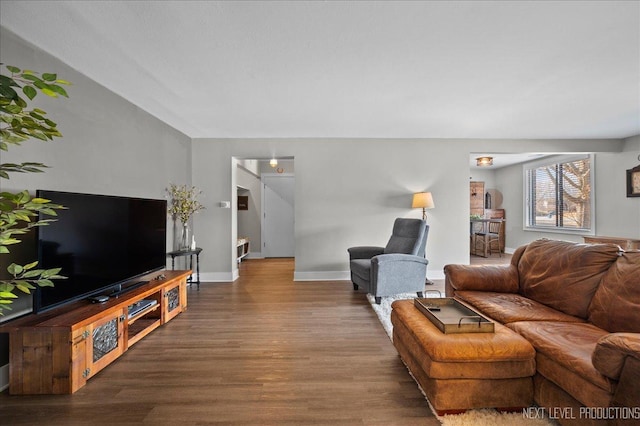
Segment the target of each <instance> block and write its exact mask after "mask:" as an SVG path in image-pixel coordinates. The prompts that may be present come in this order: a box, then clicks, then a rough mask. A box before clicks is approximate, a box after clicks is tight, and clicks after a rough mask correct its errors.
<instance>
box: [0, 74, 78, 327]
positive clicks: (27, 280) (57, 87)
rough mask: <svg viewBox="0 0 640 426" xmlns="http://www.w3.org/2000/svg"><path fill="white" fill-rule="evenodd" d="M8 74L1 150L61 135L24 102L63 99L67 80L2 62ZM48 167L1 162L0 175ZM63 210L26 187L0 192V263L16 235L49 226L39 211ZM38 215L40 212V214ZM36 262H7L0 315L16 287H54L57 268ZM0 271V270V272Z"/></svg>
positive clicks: (1, 87) (0, 115)
mask: <svg viewBox="0 0 640 426" xmlns="http://www.w3.org/2000/svg"><path fill="white" fill-rule="evenodd" d="M6 69H7V70H8V71H9V75H5V74H0V150H2V151H8V150H9V146H10V145H11V146H19V145H20V144H22V143H23V142H24V141H27V140H29V139H32V138H35V139H40V140H42V141H49V140H53V139H54V138H58V137H61V136H62V134H61V133H60V131H59V130H58V128H57V124H56V123H55V122H54V121H52V120H51V119H49V118H47V117H46V115H47V113H46V112H45V111H43V110H41V109H39V108H32V109H27V107H28V103H27V100H26V99H28V100H29V101H32V100H33V99H34V98H35V97H36V96H37V95H38V93H42V94H45V95H47V96H50V97H53V98H57V97H59V96H64V97H68V95H67V92H66V90H65V89H64V87H63V86H64V85H68V84H70V83H69V82H67V81H65V80H61V79H58V77H57V75H56V74H52V73H43V74H39V73H36V72H34V71H31V70H21V69H19V68H17V67H14V66H9V65H8V66H6ZM46 167H47V166H46V165H44V164H42V163H35V162H25V163H20V164H14V163H2V164H0V179H9V173H41V172H43V169H45V168H46ZM62 208H64V207H63V206H60V205H58V204H55V203H53V202H51V201H50V200H46V199H43V198H37V197H32V196H31V194H30V193H29V191H27V190H24V191H19V192H7V191H2V192H0V261H2V262H0V264H2V265H3V269H4V265H5V261H4V259H6V258H7V255H8V254H9V253H10V247H11V246H12V245H15V244H19V243H20V242H22V240H21V239H20V238H21V236H23V235H25V234H27V233H28V232H29V231H30V230H31V229H32V228H34V227H36V226H44V225H48V224H49V223H51V222H52V221H54V220H55V219H42V218H40V219H39V214H42V215H46V216H51V217H54V216H56V210H58V209H62ZM40 217H42V216H40ZM37 266H38V262H37V261H35V262H30V263H28V264H26V265H18V264H16V263H11V264H10V265H9V266H8V267H7V268H6V271H7V273H8V274H9V275H8V278H0V315H3V310H10V309H11V308H10V307H9V306H8V305H10V304H11V303H12V300H13V299H16V298H17V297H18V296H17V295H16V291H21V292H23V293H26V294H29V293H30V292H31V291H32V290H34V289H35V288H36V287H35V286H41V287H44V286H53V281H52V280H55V279H61V278H64V277H62V276H60V275H59V272H60V268H54V269H38V268H37ZM0 272H1V271H0Z"/></svg>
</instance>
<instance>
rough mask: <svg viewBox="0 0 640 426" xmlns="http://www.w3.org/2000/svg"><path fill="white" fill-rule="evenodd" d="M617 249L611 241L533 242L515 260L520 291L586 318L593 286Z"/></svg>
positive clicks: (609, 264)
mask: <svg viewBox="0 0 640 426" xmlns="http://www.w3.org/2000/svg"><path fill="white" fill-rule="evenodd" d="M619 252H620V249H619V248H618V246H616V245H613V244H576V243H572V242H566V241H553V240H546V239H541V240H536V241H533V242H531V243H529V245H528V246H527V248H526V250H525V251H524V253H523V254H522V257H521V258H520V262H519V263H518V273H519V276H520V293H522V294H523V295H525V296H526V297H528V298H530V299H533V300H535V301H538V302H540V303H542V304H544V305H547V306H551V307H552V308H555V309H558V310H559V311H562V312H564V313H566V314H569V315H573V316H577V317H580V318H584V319H586V318H587V315H588V308H589V303H590V302H591V299H592V298H593V295H594V293H595V291H596V288H597V287H598V284H599V283H600V280H601V279H602V276H603V275H604V274H605V272H606V271H607V270H608V269H609V267H610V266H611V265H612V264H613V262H615V261H616V259H617V258H618V255H619Z"/></svg>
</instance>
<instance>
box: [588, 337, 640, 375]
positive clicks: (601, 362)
mask: <svg viewBox="0 0 640 426" xmlns="http://www.w3.org/2000/svg"><path fill="white" fill-rule="evenodd" d="M628 356H631V357H634V358H637V359H638V360H639V361H640V333H611V334H607V335H606V336H603V337H601V338H600V340H598V343H597V345H596V348H595V349H594V351H593V354H592V355H591V362H592V363H593V366H594V367H595V368H596V370H598V371H599V372H600V373H601V374H603V375H604V376H607V377H609V378H611V379H613V380H619V379H620V375H621V373H622V371H623V368H624V365H625V362H626V358H627V357H628Z"/></svg>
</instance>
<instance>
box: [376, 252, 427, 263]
mask: <svg viewBox="0 0 640 426" xmlns="http://www.w3.org/2000/svg"><path fill="white" fill-rule="evenodd" d="M371 261H372V262H376V263H378V265H379V264H381V263H385V262H417V263H420V264H423V265H427V264H428V263H429V261H428V260H427V259H425V258H424V257H422V256H415V255H413V254H401V253H388V254H379V255H377V256H374V257H372V258H371Z"/></svg>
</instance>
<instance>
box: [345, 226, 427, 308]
mask: <svg viewBox="0 0 640 426" xmlns="http://www.w3.org/2000/svg"><path fill="white" fill-rule="evenodd" d="M428 234H429V226H428V225H427V223H426V222H425V221H424V220H421V219H403V218H398V219H396V220H395V222H394V224H393V232H392V235H391V238H390V239H389V242H388V243H387V245H386V247H373V246H361V247H351V248H349V249H348V252H349V260H350V267H351V281H352V282H353V289H354V290H358V288H359V287H360V286H362V287H363V289H364V290H366V291H367V293H370V294H372V295H373V296H374V297H375V299H376V303H377V304H380V302H381V298H382V296H391V295H394V294H398V293H408V292H416V293H417V295H418V297H422V296H423V292H424V287H425V280H426V276H427V264H428V263H429V261H428V260H427V259H426V258H425V248H426V245H427V235H428Z"/></svg>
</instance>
